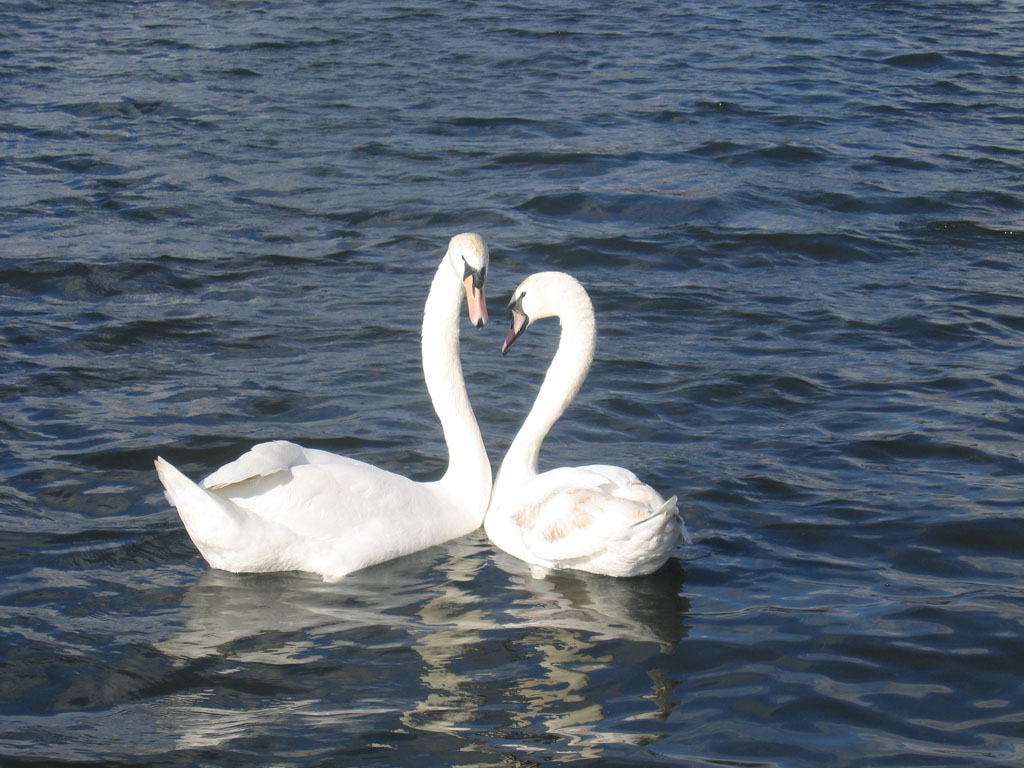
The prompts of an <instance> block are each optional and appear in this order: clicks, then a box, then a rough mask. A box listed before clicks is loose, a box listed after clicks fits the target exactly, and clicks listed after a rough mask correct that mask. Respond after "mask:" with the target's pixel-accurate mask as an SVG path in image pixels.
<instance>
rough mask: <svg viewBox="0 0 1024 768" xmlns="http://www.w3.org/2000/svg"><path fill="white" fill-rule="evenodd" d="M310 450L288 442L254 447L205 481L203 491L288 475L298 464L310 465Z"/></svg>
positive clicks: (262, 444) (277, 441) (282, 441)
mask: <svg viewBox="0 0 1024 768" xmlns="http://www.w3.org/2000/svg"><path fill="white" fill-rule="evenodd" d="M308 462H309V457H308V455H307V452H306V449H305V448H303V447H302V446H300V445H296V444H295V443H290V442H288V441H287V440H274V441H272V442H269V443H260V444H259V445H254V446H253V447H252V448H250V449H249V450H248V451H246V452H245V453H243V454H242V455H241V456H239V457H238V458H237V459H235V460H234V461H232V462H229V463H228V464H225V465H224V466H223V467H221V468H220V469H218V470H217V471H215V472H213V473H212V474H210V475H209V476H208V477H207V478H206V479H205V480H203V483H202V484H203V487H204V488H207V489H209V490H218V489H222V488H225V487H227V486H229V485H234V484H235V483H242V482H245V481H246V480H252V479H254V478H258V477H266V476H268V475H272V474H274V473H275V472H284V471H286V470H289V469H291V468H292V467H294V466H295V465H296V464H303V463H308Z"/></svg>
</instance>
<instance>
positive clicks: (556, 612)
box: [159, 532, 688, 760]
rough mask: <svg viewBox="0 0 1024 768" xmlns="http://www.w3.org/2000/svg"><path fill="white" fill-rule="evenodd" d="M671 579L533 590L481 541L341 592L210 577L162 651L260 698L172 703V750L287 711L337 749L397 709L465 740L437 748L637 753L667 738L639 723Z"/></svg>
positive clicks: (649, 699)
mask: <svg viewBox="0 0 1024 768" xmlns="http://www.w3.org/2000/svg"><path fill="white" fill-rule="evenodd" d="M682 585H683V569H682V566H681V565H680V564H679V563H678V561H676V560H675V559H670V560H669V562H668V563H667V564H666V565H665V567H664V568H662V569H660V570H659V571H658V572H656V573H654V574H652V575H650V576H644V577H638V578H633V579H615V578H610V577H605V576H595V575H592V574H586V573H575V572H565V573H552V574H549V575H548V576H547V577H546V578H543V579H536V578H534V577H533V576H532V575H531V573H530V569H529V566H528V565H527V564H525V563H523V562H521V561H519V560H518V559H516V558H514V557H511V556H507V555H504V554H503V553H501V552H496V551H495V550H494V549H493V548H492V547H491V546H490V544H489V543H488V542H487V540H486V538H485V536H484V535H483V533H482V532H477V533H475V534H472V535H470V536H468V537H464V538H462V539H458V540H456V541H453V542H449V543H447V544H445V545H443V546H442V547H437V548H434V549H431V550H427V551H425V552H421V553H417V554H415V555H410V556H409V557H405V558H401V559H399V560H394V561H391V562H390V563H388V564H386V565H382V566H379V567H374V568H369V569H366V570H364V571H360V572H357V573H354V574H351V575H350V576H348V577H346V579H345V580H344V581H342V582H341V583H340V584H324V583H322V582H320V581H318V580H314V579H313V578H309V577H306V576H302V575H297V574H272V575H259V576H237V575H233V574H228V573H224V572H220V571H207V572H206V573H204V574H203V575H202V576H201V577H200V578H199V580H198V581H197V582H196V584H195V585H193V587H192V588H191V589H190V590H189V591H188V593H187V595H186V596H185V599H184V601H183V604H182V605H183V607H184V608H186V609H187V610H188V611H189V614H188V617H187V621H186V625H185V626H184V627H182V631H180V632H179V633H177V634H176V635H175V636H173V637H170V638H168V639H167V640H165V641H164V642H162V643H160V644H159V649H160V650H161V651H162V652H163V653H164V654H166V655H167V656H169V657H171V658H172V659H174V660H175V662H176V663H177V664H178V665H181V666H182V667H185V668H196V667H198V668H199V669H200V670H205V672H204V673H203V674H205V675H211V676H215V678H216V679H214V680H210V683H211V685H212V684H215V683H220V684H221V685H226V686H227V687H229V688H232V687H233V688H236V689H238V690H241V691H251V690H255V689H262V690H263V691H264V693H263V694H262V695H259V696H254V697H252V700H251V701H242V702H239V700H238V698H237V697H232V696H230V695H229V696H226V697H224V696H222V695H220V694H218V693H217V692H216V689H217V688H219V687H220V686H219V685H218V686H215V687H213V688H212V692H210V693H209V694H208V695H203V694H199V693H196V695H194V696H192V697H191V700H190V701H188V702H187V703H186V702H181V703H183V704H184V706H180V707H175V709H176V712H175V719H176V720H178V721H179V726H180V730H179V731H178V746H179V748H184V749H189V748H209V747H214V746H223V745H224V744H225V743H226V742H228V741H230V740H232V739H234V738H237V737H242V736H253V735H255V734H259V733H266V732H267V731H272V732H273V731H277V730H279V729H281V728H283V727H287V728H295V727H296V726H295V725H294V719H293V718H296V717H298V718H304V719H306V720H308V721H309V722H304V723H303V724H302V725H301V727H302V728H303V729H304V730H306V731H307V733H308V730H309V729H310V728H317V727H323V728H328V729H334V730H332V731H331V732H332V733H335V734H336V735H337V737H338V739H339V741H338V746H341V744H342V743H343V742H344V741H345V739H344V736H345V734H347V733H351V734H353V735H355V734H365V733H366V731H367V725H368V723H367V720H369V721H371V723H372V725H371V726H370V728H371V729H372V730H373V731H376V732H377V733H380V730H379V727H380V723H381V721H384V722H388V720H389V718H390V717H393V716H394V715H397V716H398V719H399V722H395V723H394V731H396V732H406V733H407V732H409V731H421V732H422V731H427V732H433V733H435V734H443V735H446V736H449V737H452V738H454V739H457V740H458V741H459V742H460V744H457V745H455V746H454V747H453V745H452V744H448V745H447V746H448V748H463V749H469V750H474V749H475V750H479V751H482V752H485V753H488V754H491V755H494V756H495V757H497V756H499V755H502V754H508V753H510V752H511V753H519V754H522V753H524V752H525V753H529V754H535V753H541V752H543V753H544V754H545V755H547V756H549V757H557V758H558V759H559V760H566V759H582V758H590V757H594V756H596V755H599V754H601V752H602V745H604V744H609V743H611V744H620V745H622V744H644V743H650V742H652V741H656V740H658V739H659V738H662V737H664V736H665V735H667V734H665V733H660V732H657V728H656V727H652V723H656V722H658V721H660V720H664V719H666V718H667V717H668V716H669V714H670V712H671V710H672V707H673V703H672V701H671V695H672V690H673V688H674V687H675V685H676V683H675V682H674V681H673V680H672V679H671V672H670V670H669V669H668V667H670V665H671V662H672V653H673V651H674V649H675V647H676V646H677V644H678V643H679V642H680V640H682V639H683V637H685V634H686V626H685V617H686V613H687V610H688V601H687V599H686V598H685V597H684V596H682V595H681V592H682ZM211 662H212V664H211ZM211 666H212V667H214V668H215V671H214V672H213V673H211V671H210V669H211ZM275 670H276V671H275ZM645 676H646V678H647V680H646V682H645V680H644V678H645ZM232 678H235V680H234V681H232ZM208 690H210V689H208ZM611 698H614V699H615V701H616V705H615V709H616V710H617V713H616V714H615V716H614V717H610V716H608V715H607V714H606V712H605V705H606V703H607V702H608V700H609V699H611ZM392 713H394V715H393V714H392ZM189 715H191V716H189ZM287 721H291V723H292V725H290V726H288V725H286V722H287ZM641 721H647V724H646V725H643V724H641ZM553 736H554V737H558V738H552V737H553ZM379 738H380V740H383V741H387V738H386V737H383V736H382V737H379Z"/></svg>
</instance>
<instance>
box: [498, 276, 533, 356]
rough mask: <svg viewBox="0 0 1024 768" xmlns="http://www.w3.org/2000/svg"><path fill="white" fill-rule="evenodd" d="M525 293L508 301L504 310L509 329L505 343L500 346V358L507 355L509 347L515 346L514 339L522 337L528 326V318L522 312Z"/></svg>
mask: <svg viewBox="0 0 1024 768" xmlns="http://www.w3.org/2000/svg"><path fill="white" fill-rule="evenodd" d="M525 295H526V294H525V291H524V292H523V293H522V294H520V296H519V297H518V298H516V299H513V300H512V301H509V303H508V308H507V309H506V310H505V315H506V316H507V317H508V322H509V328H508V335H507V336H506V337H505V343H504V344H502V345H501V356H502V357H504V356H505V355H507V354H508V350H509V347H511V346H512V345H513V344H515V342H516V339H518V338H519V337H520V336H522V335H523V331H525V330H526V329H527V328H528V327H529V325H530V318H529V316H528V315H527V314H526V313H525V312H523V296H525Z"/></svg>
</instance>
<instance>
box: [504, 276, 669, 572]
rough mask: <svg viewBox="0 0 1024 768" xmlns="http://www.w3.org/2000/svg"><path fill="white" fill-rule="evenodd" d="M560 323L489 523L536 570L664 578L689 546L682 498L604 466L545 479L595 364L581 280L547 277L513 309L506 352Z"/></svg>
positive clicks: (521, 291) (533, 283)
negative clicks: (546, 446) (547, 461)
mask: <svg viewBox="0 0 1024 768" xmlns="http://www.w3.org/2000/svg"><path fill="white" fill-rule="evenodd" d="M552 316H554V317H558V318H559V320H560V321H561V324H562V335H561V338H560V340H559V344H558V351H557V352H556V353H555V357H554V359H553V360H552V362H551V365H550V367H549V368H548V371H547V374H546V375H545V377H544V383H543V384H542V385H541V389H540V392H539V393H538V395H537V400H536V402H535V403H534V405H533V408H532V409H531V411H530V414H529V415H528V416H527V418H526V421H525V422H524V423H523V426H522V428H521V429H520V430H519V433H518V434H517V435H516V438H515V440H513V441H512V445H511V446H509V449H508V453H507V454H506V455H505V459H504V461H503V462H502V464H501V469H500V471H499V472H498V479H497V480H496V481H495V485H494V489H493V491H492V494H491V502H490V505H489V506H488V510H487V516H486V518H485V519H484V528H485V529H486V531H487V535H488V536H489V537H490V539H491V541H492V542H494V544H495V545H497V546H498V547H501V549H503V550H505V551H506V552H508V553H509V554H512V555H515V556H516V557H518V558H520V559H522V560H525V561H526V562H528V563H531V564H532V565H535V566H539V567H541V568H548V569H576V570H581V571H588V572H590V573H601V574H607V575H610V576H638V575H642V574H647V573H651V572H653V571H655V570H657V569H658V568H660V567H661V566H662V565H663V564H664V563H665V561H666V560H667V559H668V558H669V556H670V555H671V553H672V550H673V548H674V547H675V545H676V544H677V542H678V541H679V539H680V536H681V535H682V536H685V537H686V538H687V540H689V537H688V534H687V533H686V528H685V526H684V525H683V522H682V519H681V518H680V517H679V510H678V508H677V506H676V497H675V496H673V497H672V498H670V499H668V500H667V501H666V500H665V499H664V498H662V496H661V495H660V494H658V492H657V491H655V490H654V489H653V488H651V487H650V486H649V485H646V484H644V483H643V482H641V481H640V479H639V478H637V476H636V475H635V474H633V473H632V472H630V471H629V470H627V469H623V468H622V467H615V466H608V465H602V464H595V465H591V466H584V467H560V468H558V469H552V470H549V471H547V472H544V473H542V474H538V473H537V460H538V457H539V454H540V448H541V445H542V443H543V442H544V438H545V437H546V436H547V433H548V431H549V430H550V429H551V427H552V426H553V425H554V423H555V422H556V421H557V420H558V418H559V417H560V416H561V415H562V413H563V412H564V411H565V409H566V408H567V407H568V405H569V403H571V402H572V399H573V398H574V397H575V396H576V393H577V392H578V391H579V388H580V386H581V385H582V383H583V380H584V379H585V378H586V375H587V372H588V371H589V369H590V363H591V361H592V360H593V356H594V343H595V339H596V334H597V332H596V326H595V323H594V311H593V306H592V305H591V303H590V298H589V297H588V296H587V293H586V291H585V290H584V289H583V286H581V285H580V284H579V283H578V282H577V281H576V280H575V279H574V278H572V277H571V276H569V275H566V274H564V273H561V272H542V273H538V274H535V275H531V276H530V277H528V278H526V280H524V281H523V282H522V283H521V284H520V285H519V287H518V288H516V290H515V293H514V294H513V295H512V300H511V301H510V302H509V318H510V320H511V328H510V329H509V334H508V338H506V340H505V345H504V347H503V348H502V352H503V353H504V352H507V351H508V348H509V346H511V345H512V343H513V342H514V341H515V340H516V338H518V337H519V335H520V334H521V333H522V332H523V331H525V330H526V328H527V327H528V326H529V325H530V324H531V323H532V322H535V321H536V320H539V319H542V318H545V317H552Z"/></svg>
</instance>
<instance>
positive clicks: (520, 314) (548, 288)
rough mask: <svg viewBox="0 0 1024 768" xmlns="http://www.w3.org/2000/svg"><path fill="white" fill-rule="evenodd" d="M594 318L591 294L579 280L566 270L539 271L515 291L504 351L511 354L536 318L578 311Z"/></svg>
mask: <svg viewBox="0 0 1024 768" xmlns="http://www.w3.org/2000/svg"><path fill="white" fill-rule="evenodd" d="M577 307H578V311H580V312H582V313H583V314H586V315H590V317H593V307H592V306H591V304H590V297H589V296H587V292H586V290H585V289H584V288H583V286H582V285H580V283H579V281H578V280H577V279H576V278H575V277H573V276H572V275H567V274H566V273H565V272H537V273H536V274H533V275H530V276H529V277H528V278H526V279H525V280H523V282H521V283H520V284H519V286H518V287H517V288H516V289H515V291H513V293H512V298H511V299H509V302H508V307H507V308H506V309H505V314H506V316H507V317H508V320H509V329H508V335H507V336H506V337H505V343H504V344H502V345H501V354H502V355H505V354H507V353H508V350H509V347H511V346H512V345H513V344H514V343H515V341H516V339H518V338H519V337H520V336H522V335H523V332H524V331H525V330H526V329H527V328H528V327H529V326H530V323H532V322H535V321H536V320H543V319H544V318H545V317H562V316H563V315H565V314H567V313H569V312H573V311H576V308H577Z"/></svg>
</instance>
